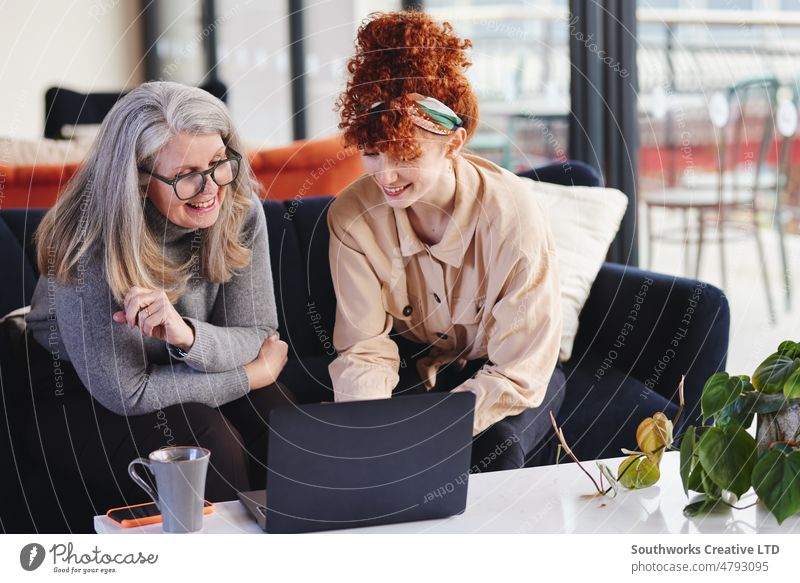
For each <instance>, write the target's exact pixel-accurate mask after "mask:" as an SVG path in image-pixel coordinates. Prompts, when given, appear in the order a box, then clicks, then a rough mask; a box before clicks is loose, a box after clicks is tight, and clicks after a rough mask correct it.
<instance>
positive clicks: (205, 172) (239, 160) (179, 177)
mask: <svg viewBox="0 0 800 583" xmlns="http://www.w3.org/2000/svg"><path fill="white" fill-rule="evenodd" d="M227 150H228V152H229V153H230V154H233V157H230V156H229V157H228V158H225V159H224V160H219V161H217V162H214V165H213V166H211V168H209V169H208V170H194V171H192V172H186V173H185V174H178V175H177V176H176V177H175V178H171V179H170V178H167V177H166V176H161V175H160V174H156V173H155V172H153V171H152V170H148V169H147V168H142V167H141V166H140V167H139V172H142V173H144V174H147V175H148V176H152V177H153V178H155V179H156V180H160V181H161V182H163V183H164V184H169V185H170V186H171V187H172V191H173V192H174V193H175V196H176V197H177V198H178V200H191V199H193V198H194V197H196V196H199V195H200V194H202V193H203V190H204V187H205V183H206V176H211V180H213V181H214V184H216V185H217V186H227V185H228V184H231V182H233V181H234V180H236V177H237V176H239V171H240V170H241V163H242V155H241V154H240V153H239V152H237V151H236V150H234V149H233V148H227ZM234 160H235V161H236V162H237V165H236V174H234V175H233V178H232V179H231V182H226V183H225V184H220V183H219V182H217V179H216V177H215V176H214V172H215V171H216V170H217V168H218V167H219V166H221V165H222V164H224V163H226V162H232V161H234ZM194 174H199V175H200V176H201V178H202V179H203V181H202V183H201V184H202V185H203V187H202V188H201V189H200V190H199V191H198V192H196V193H195V194H193V195H192V196H187V197H186V198H183V197H182V196H181V195H179V194H178V181H179V180H183V179H184V178H186V177H188V176H192V175H194Z"/></svg>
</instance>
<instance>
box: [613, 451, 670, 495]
mask: <svg viewBox="0 0 800 583" xmlns="http://www.w3.org/2000/svg"><path fill="white" fill-rule="evenodd" d="M629 466H630V467H629ZM617 476H619V482H620V484H622V485H623V486H625V487H626V488H628V489H630V490H638V489H640V488H649V487H650V486H652V485H653V484H655V483H656V482H658V479H659V478H660V477H661V470H659V469H658V464H655V463H653V462H652V461H650V459H649V458H647V457H637V456H633V455H632V456H630V457H628V458H626V459H625V460H623V462H622V463H621V464H620V465H619V468H617Z"/></svg>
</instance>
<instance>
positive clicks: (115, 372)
mask: <svg viewBox="0 0 800 583" xmlns="http://www.w3.org/2000/svg"><path fill="white" fill-rule="evenodd" d="M87 263H88V264H87V265H86V268H85V269H84V270H82V271H80V278H79V281H78V282H77V283H75V284H70V285H57V286H56V287H55V294H54V295H55V304H56V311H57V313H58V329H59V333H60V336H61V345H62V347H63V348H64V350H65V351H66V352H67V355H68V357H69V360H70V361H71V363H72V365H73V366H74V368H75V371H76V372H77V374H78V376H79V377H80V379H81V381H82V383H83V385H84V386H85V387H86V389H87V390H88V391H89V392H90V393H91V395H92V397H94V398H95V399H96V400H97V401H98V402H99V403H100V404H101V405H103V406H104V407H105V408H107V409H109V410H110V411H112V412H114V413H117V414H119V415H142V414H145V413H152V412H154V411H157V410H159V409H161V408H163V407H168V406H170V405H175V404H178V403H186V402H195V403H203V404H206V405H209V406H214V407H217V406H219V405H222V404H224V403H227V402H229V401H233V400H235V399H237V398H239V397H241V396H243V395H245V394H246V393H247V392H248V391H249V383H248V380H247V373H246V372H245V370H244V367H241V366H239V367H234V368H231V369H230V370H227V371H225V372H218V373H201V372H198V371H195V370H193V369H192V368H190V367H189V366H187V365H186V364H183V363H171V364H164V365H160V364H153V363H152V362H150V360H149V359H148V357H147V350H146V346H145V343H146V341H152V340H153V339H145V338H144V337H143V336H142V334H141V332H140V331H139V329H138V328H133V329H131V328H129V327H128V326H127V325H126V324H124V323H123V324H120V323H117V322H114V321H113V320H112V314H113V313H114V312H115V311H117V310H120V309H121V306H120V305H119V304H117V303H116V302H115V301H114V299H113V297H112V295H111V290H110V289H109V287H108V285H107V283H106V280H105V277H104V276H103V272H102V269H101V268H100V267H98V264H100V263H101V262H100V261H93V262H87Z"/></svg>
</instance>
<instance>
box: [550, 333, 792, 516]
mask: <svg viewBox="0 0 800 583" xmlns="http://www.w3.org/2000/svg"><path fill="white" fill-rule="evenodd" d="M678 394H679V396H680V409H679V410H678V414H677V416H676V417H675V419H674V420H673V421H670V420H668V419H667V417H666V416H665V415H664V414H663V413H656V414H655V415H653V416H652V417H648V418H646V419H644V420H643V421H642V422H641V423H640V424H639V427H638V429H637V431H636V442H637V444H638V446H639V451H629V450H622V451H623V453H625V454H627V455H628V457H627V458H626V459H625V460H623V462H622V463H621V464H620V466H619V468H618V469H617V473H616V475H614V473H613V472H612V471H611V470H610V468H608V467H607V466H605V465H604V464H602V463H601V462H598V464H597V465H598V467H599V468H600V479H599V483H598V481H597V480H595V479H594V478H593V477H592V475H591V474H590V473H589V472H588V471H587V470H586V469H585V468H584V467H583V466H582V465H581V464H580V461H579V460H578V459H577V458H576V457H575V456H574V454H573V453H572V451H571V450H570V448H569V446H568V445H567V443H566V441H565V439H564V434H563V432H562V431H561V429H560V428H559V427H558V426H557V425H556V422H555V419H554V418H553V417H552V415H551V421H552V423H553V427H554V429H555V433H556V436H557V437H558V439H559V441H560V442H561V445H560V447H561V448H563V449H564V451H566V452H567V454H569V455H570V457H572V458H573V460H574V461H575V462H576V463H577V464H578V467H579V468H580V469H581V470H582V471H583V472H584V473H585V474H586V475H587V476H589V478H590V479H591V480H592V482H593V483H594V486H595V490H596V492H595V493H594V494H592V496H604V495H608V494H614V495H615V494H616V493H617V492H618V490H619V487H620V485H621V486H624V487H626V488H629V489H639V488H647V487H649V486H652V485H653V484H655V483H656V482H657V481H658V479H659V477H660V470H659V462H660V461H661V457H662V455H663V452H664V451H667V450H670V449H675V448H674V447H673V441H678V440H680V443H681V445H680V474H681V481H682V483H683V489H684V492H685V493H686V494H687V496H688V494H689V491H694V492H697V493H698V494H699V496H698V497H697V499H695V500H693V501H692V502H691V503H690V504H688V505H687V506H686V507H685V508H684V514H686V515H687V516H696V515H698V514H702V513H705V512H709V511H711V510H713V509H716V508H720V507H731V508H737V506H736V504H737V502H738V500H739V498H740V497H741V496H742V495H743V494H744V493H745V492H747V491H748V490H749V489H750V488H751V487H752V488H753V489H754V490H755V492H756V494H757V495H758V497H759V499H760V500H761V501H762V502H763V503H764V505H765V506H766V507H767V508H768V509H769V511H770V512H771V513H772V514H773V515H774V516H775V518H776V519H777V520H778V522H779V523H782V522H783V521H784V520H786V519H787V518H788V517H790V516H792V515H794V514H796V513H798V512H800V441H799V440H800V343H796V342H792V341H789V340H787V341H785V342H782V343H781V344H780V346H779V347H778V350H777V351H776V352H775V353H774V354H771V355H770V356H768V357H767V358H766V359H765V360H764V362H762V363H761V364H760V365H759V366H758V368H757V369H756V371H755V372H754V373H753V375H752V377H748V376H745V375H741V376H730V375H729V374H728V373H727V372H719V373H717V374H715V375H712V376H711V378H709V379H708V381H706V384H705V385H704V387H703V393H702V395H701V400H700V407H701V412H702V420H703V423H702V424H701V425H699V426H689V427H688V428H687V429H686V431H685V432H684V433H683V435H679V436H673V427H675V426H677V422H678V420H679V419H680V416H681V413H682V412H683V406H684V402H683V379H681V384H680V386H679V391H678ZM755 417H758V424H757V429H756V436H757V438H755V439H754V438H753V437H752V436H751V435H750V434H749V433H748V432H747V430H748V429H749V428H750V427H751V426H752V423H753V419H754V418H755ZM712 419H713V424H712V423H711V421H712ZM604 477H605V478H606V479H607V480H608V482H609V484H610V485H609V486H608V488H606V487H605V486H604V484H603V478H604ZM756 503H757V502H756Z"/></svg>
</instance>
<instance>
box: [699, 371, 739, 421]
mask: <svg viewBox="0 0 800 583" xmlns="http://www.w3.org/2000/svg"><path fill="white" fill-rule="evenodd" d="M732 381H733V379H731V377H730V376H728V373H726V372H718V373H716V374H714V375H712V376H711V377H710V378H709V379H708V380H707V381H706V384H705V386H703V395H702V397H700V408H701V411H702V414H703V419H708V418H709V417H711V416H713V415H714V414H715V413H717V412H718V411H719V410H720V409H722V408H723V407H724V406H725V405H727V404H728V403H730V402H731V401H733V400H734V399H735V398H736V397H738V396H739V392H740V383H737V382H735V381H733V382H732Z"/></svg>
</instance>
